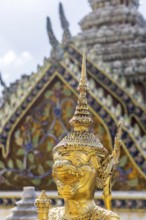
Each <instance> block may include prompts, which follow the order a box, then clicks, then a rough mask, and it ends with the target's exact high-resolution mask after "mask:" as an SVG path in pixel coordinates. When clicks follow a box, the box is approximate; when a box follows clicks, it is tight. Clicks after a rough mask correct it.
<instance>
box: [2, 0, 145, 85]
mask: <svg viewBox="0 0 146 220" xmlns="http://www.w3.org/2000/svg"><path fill="white" fill-rule="evenodd" d="M61 2H62V3H63V5H64V8H65V13H66V16H67V18H68V21H69V22H70V30H71V32H72V34H73V35H75V34H77V33H78V32H79V31H80V28H79V25H78V23H79V21H80V20H81V19H82V18H83V17H84V15H86V14H87V13H88V12H89V11H90V10H91V9H90V6H89V4H88V1H87V0H73V1H69V0H62V1H61ZM141 4H142V5H141V7H140V11H141V13H142V14H143V15H144V17H145V18H146V1H144V0H143V1H141ZM58 5H59V0H0V15H1V16H0V71H1V72H2V74H3V78H4V80H5V81H6V83H7V85H8V84H9V83H10V82H13V81H15V80H16V79H19V78H20V76H21V74H24V73H26V74H30V73H31V72H32V71H36V67H37V65H38V64H40V65H41V64H42V62H43V58H44V57H45V56H46V57H48V56H49V53H50V45H49V41H48V37H47V33H46V17H47V16H50V17H51V20H52V23H53V28H54V32H55V34H56V36H57V38H58V39H59V40H61V36H62V30H61V27H60V21H59V14H58Z"/></svg>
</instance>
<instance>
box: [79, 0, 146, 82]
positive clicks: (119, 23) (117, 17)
mask: <svg viewBox="0 0 146 220" xmlns="http://www.w3.org/2000/svg"><path fill="white" fill-rule="evenodd" d="M89 2H90V5H91V8H92V11H91V13H90V14H88V15H87V16H85V17H84V18H83V19H82V21H81V22H80V26H81V29H82V33H81V34H80V35H78V36H77V44H78V45H80V47H82V46H84V45H86V46H87V48H88V55H89V57H90V58H91V59H92V60H93V61H94V62H97V63H100V62H102V64H106V65H107V66H108V67H109V68H111V70H110V71H111V72H112V73H114V74H117V75H122V76H133V75H134V76H135V77H137V76H138V77H139V78H140V77H141V80H144V79H145V78H146V71H145V70H146V21H145V20H144V18H143V16H142V15H141V14H140V12H139V11H138V6H139V0H110V1H108V0H104V1H103V0H89ZM138 77H137V78H138Z"/></svg>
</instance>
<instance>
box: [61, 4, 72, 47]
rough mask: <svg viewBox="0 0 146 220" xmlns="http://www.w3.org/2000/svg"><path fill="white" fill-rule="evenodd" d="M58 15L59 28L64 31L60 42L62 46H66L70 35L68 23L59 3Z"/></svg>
mask: <svg viewBox="0 0 146 220" xmlns="http://www.w3.org/2000/svg"><path fill="white" fill-rule="evenodd" d="M59 15H60V21H61V27H62V28H63V31H64V32H63V39H62V42H63V44H66V43H68V42H69V41H71V33H70V30H69V23H68V21H67V19H66V16H65V13H64V9H63V5H62V3H61V2H60V3H59Z"/></svg>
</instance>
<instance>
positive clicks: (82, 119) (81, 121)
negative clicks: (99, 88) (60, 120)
mask: <svg viewBox="0 0 146 220" xmlns="http://www.w3.org/2000/svg"><path fill="white" fill-rule="evenodd" d="M78 91H79V97H78V103H77V106H76V110H75V113H74V116H73V118H72V119H71V120H70V124H71V125H72V126H73V128H74V130H75V131H78V130H79V131H88V130H89V128H90V126H91V124H92V123H93V120H92V118H91V115H90V112H89V109H88V103H87V97H86V96H87V91H88V86H87V75H86V55H85V53H84V54H83V61H82V73H81V79H80V82H79V87H78Z"/></svg>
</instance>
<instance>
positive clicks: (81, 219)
mask: <svg viewBox="0 0 146 220" xmlns="http://www.w3.org/2000/svg"><path fill="white" fill-rule="evenodd" d="M93 212H94V210H92V211H90V212H88V213H87V214H85V215H80V216H78V217H73V218H66V217H61V216H60V218H59V219H60V220H91V218H92V215H93Z"/></svg>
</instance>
